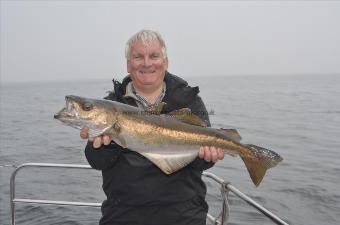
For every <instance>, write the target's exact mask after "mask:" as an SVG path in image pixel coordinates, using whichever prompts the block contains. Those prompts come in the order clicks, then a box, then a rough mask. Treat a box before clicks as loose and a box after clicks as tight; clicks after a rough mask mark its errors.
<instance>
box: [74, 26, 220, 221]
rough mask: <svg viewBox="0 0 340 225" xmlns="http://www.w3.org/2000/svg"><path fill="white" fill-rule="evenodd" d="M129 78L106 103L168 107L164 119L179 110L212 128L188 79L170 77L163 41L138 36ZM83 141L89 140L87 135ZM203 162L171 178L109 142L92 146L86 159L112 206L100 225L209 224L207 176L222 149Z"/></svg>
mask: <svg viewBox="0 0 340 225" xmlns="http://www.w3.org/2000/svg"><path fill="white" fill-rule="evenodd" d="M126 59H127V71H128V73H129V75H128V76H127V77H126V78H125V79H124V80H123V82H122V83H119V82H117V81H115V80H114V81H113V82H114V92H111V93H110V94H109V95H108V96H107V97H106V99H109V100H113V101H119V102H122V103H125V104H129V105H133V106H136V107H141V108H146V107H147V106H149V105H151V104H154V103H160V102H165V103H166V105H165V106H164V107H163V109H162V112H161V113H169V112H171V111H173V110H177V109H180V108H190V109H191V111H192V112H193V113H194V114H196V115H198V116H199V117H201V119H203V120H205V121H206V122H207V123H208V124H209V125H210V122H209V117H208V113H207V110H206V108H205V106H204V104H203V102H202V100H201V98H200V97H199V96H198V95H197V94H198V92H199V90H198V87H194V88H192V87H190V86H188V84H187V82H186V81H184V80H183V79H181V78H179V77H177V76H175V75H172V74H170V73H169V72H167V69H168V58H167V54H166V47H165V43H164V41H163V39H162V38H161V36H160V35H159V34H158V33H156V32H154V31H150V30H142V31H140V32H138V33H136V34H135V35H133V36H132V37H131V38H130V40H129V41H128V42H127V47H126ZM80 136H81V137H82V138H87V137H88V129H87V128H84V129H82V131H81V133H80ZM197 151H199V157H198V158H197V159H196V160H195V161H193V162H192V163H191V164H189V165H188V166H187V167H185V168H183V169H181V170H180V171H177V172H175V173H173V174H171V175H166V174H164V173H163V172H162V171H161V170H160V169H159V168H158V167H156V166H155V165H154V164H153V163H151V162H150V161H149V160H148V159H146V158H144V157H143V156H141V155H139V154H138V153H136V152H133V151H130V150H128V149H123V148H122V147H120V146H119V145H117V144H116V143H115V142H113V141H112V138H111V137H110V136H107V135H105V136H100V137H96V138H93V139H91V140H89V142H88V144H87V146H86V148H85V155H86V157H87V160H88V162H89V164H90V165H91V166H92V167H93V168H94V169H98V170H101V171H102V175H103V190H104V192H105V194H106V196H107V200H105V201H104V202H103V205H102V214H103V216H102V218H101V220H100V225H129V224H134V225H136V224H143V225H151V224H155V225H170V224H176V225H177V224H183V225H184V224H185V225H190V224H195V225H203V224H205V222H206V214H207V211H208V206H207V204H206V202H205V195H206V187H205V184H204V182H203V181H202V179H201V175H202V171H203V170H205V169H208V168H210V167H211V166H213V164H214V162H216V161H217V160H219V159H223V157H224V153H223V151H222V149H216V148H214V147H208V146H202V147H201V148H200V149H197Z"/></svg>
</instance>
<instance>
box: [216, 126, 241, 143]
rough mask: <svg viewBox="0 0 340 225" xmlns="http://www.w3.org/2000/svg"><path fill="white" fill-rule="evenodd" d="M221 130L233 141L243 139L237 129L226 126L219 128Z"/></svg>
mask: <svg viewBox="0 0 340 225" xmlns="http://www.w3.org/2000/svg"><path fill="white" fill-rule="evenodd" d="M218 130H219V131H220V132H222V133H223V134H225V135H227V137H229V138H230V139H232V140H233V141H237V142H240V141H241V139H242V138H241V135H240V134H239V133H238V132H237V130H236V129H225V128H220V129H218Z"/></svg>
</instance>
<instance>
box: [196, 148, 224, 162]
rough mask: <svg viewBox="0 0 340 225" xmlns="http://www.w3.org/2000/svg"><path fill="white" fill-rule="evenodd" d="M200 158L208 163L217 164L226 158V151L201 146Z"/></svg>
mask: <svg viewBox="0 0 340 225" xmlns="http://www.w3.org/2000/svg"><path fill="white" fill-rule="evenodd" d="M198 156H199V157H200V158H201V159H204V160H205V161H207V162H214V163H215V162H217V160H222V159H223V158H224V151H223V149H222V148H216V147H213V146H201V147H200V151H199V153H198Z"/></svg>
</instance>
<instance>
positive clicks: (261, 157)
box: [241, 145, 282, 187]
mask: <svg viewBox="0 0 340 225" xmlns="http://www.w3.org/2000/svg"><path fill="white" fill-rule="evenodd" d="M246 146H247V147H248V148H249V149H250V150H251V151H252V152H254V153H255V157H253V158H249V157H241V158H242V160H243V162H244V164H245V165H246V167H247V169H248V172H249V175H250V178H251V180H252V181H253V183H254V184H255V186H256V187H257V186H259V185H260V183H261V181H262V179H263V177H264V175H265V174H266V171H267V170H268V169H270V168H272V167H274V166H276V165H277V164H278V163H279V162H281V161H282V158H281V156H280V155H278V154H277V153H275V152H273V151H271V150H269V149H265V148H262V147H259V146H256V145H246Z"/></svg>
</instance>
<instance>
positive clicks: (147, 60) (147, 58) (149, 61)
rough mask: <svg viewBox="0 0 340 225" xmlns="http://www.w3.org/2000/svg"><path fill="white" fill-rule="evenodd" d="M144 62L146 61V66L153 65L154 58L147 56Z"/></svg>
mask: <svg viewBox="0 0 340 225" xmlns="http://www.w3.org/2000/svg"><path fill="white" fill-rule="evenodd" d="M143 63H144V66H151V65H152V60H151V59H150V58H149V57H145V58H144V61H143Z"/></svg>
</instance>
